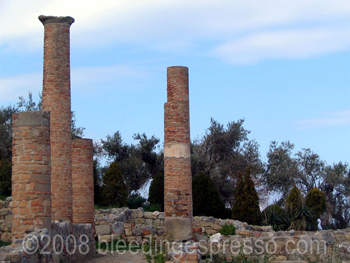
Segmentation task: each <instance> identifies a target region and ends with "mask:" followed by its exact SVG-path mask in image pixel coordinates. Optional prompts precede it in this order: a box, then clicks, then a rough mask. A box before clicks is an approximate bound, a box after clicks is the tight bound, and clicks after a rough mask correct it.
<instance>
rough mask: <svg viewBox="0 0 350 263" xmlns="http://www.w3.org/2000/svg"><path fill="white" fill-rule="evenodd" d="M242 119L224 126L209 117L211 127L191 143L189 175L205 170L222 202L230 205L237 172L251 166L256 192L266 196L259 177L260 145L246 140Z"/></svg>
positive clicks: (232, 199) (260, 171)
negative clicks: (190, 170) (190, 172)
mask: <svg viewBox="0 0 350 263" xmlns="http://www.w3.org/2000/svg"><path fill="white" fill-rule="evenodd" d="M243 123H244V120H238V121H237V122H234V121H232V122H229V123H228V124H227V125H226V127H225V126H224V125H222V124H220V123H219V122H217V121H215V120H214V119H211V122H210V127H209V128H208V129H207V130H206V132H205V134H204V136H203V137H201V138H199V139H197V140H195V141H194V142H193V143H192V145H191V167H192V175H196V174H199V173H204V174H206V175H208V176H209V177H210V179H211V180H212V181H213V182H214V184H215V186H216V188H217V189H218V191H219V194H220V197H221V198H222V200H223V201H224V203H225V204H228V205H229V206H231V207H232V204H233V201H234V198H233V193H234V191H235V186H236V184H237V180H238V171H240V170H242V171H243V170H245V168H246V167H247V166H250V167H251V171H252V175H253V178H254V180H255V182H256V183H257V185H258V188H259V191H260V192H259V194H261V196H262V197H266V196H267V195H266V193H265V192H264V189H265V187H261V186H263V182H264V181H263V180H262V177H261V175H262V171H263V170H262V168H263V164H262V162H261V160H260V155H259V145H258V144H257V143H256V142H255V141H254V140H248V137H247V136H248V134H249V133H250V132H249V131H248V130H246V129H244V128H243Z"/></svg>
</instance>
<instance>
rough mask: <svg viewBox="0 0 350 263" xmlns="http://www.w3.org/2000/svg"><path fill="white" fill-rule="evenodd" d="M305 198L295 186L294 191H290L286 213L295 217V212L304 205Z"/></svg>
mask: <svg viewBox="0 0 350 263" xmlns="http://www.w3.org/2000/svg"><path fill="white" fill-rule="evenodd" d="M303 201H304V200H303V196H302V194H301V192H300V190H299V188H298V187H297V186H296V185H294V186H293V188H292V190H290V192H289V195H288V197H287V200H286V212H287V214H289V215H293V214H294V213H295V211H297V210H298V208H299V207H301V206H302V204H303Z"/></svg>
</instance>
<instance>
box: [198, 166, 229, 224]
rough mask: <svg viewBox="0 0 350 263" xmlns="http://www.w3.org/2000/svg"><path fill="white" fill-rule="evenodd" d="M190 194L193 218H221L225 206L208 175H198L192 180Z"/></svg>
mask: <svg viewBox="0 0 350 263" xmlns="http://www.w3.org/2000/svg"><path fill="white" fill-rule="evenodd" d="M192 193H193V215H194V216H213V217H216V218H222V216H223V214H224V213H225V204H224V202H223V201H222V200H221V198H220V196H219V192H218V191H217V189H216V187H215V185H214V183H213V181H212V180H211V179H210V177H209V176H208V175H205V174H204V173H200V174H198V175H196V176H195V177H194V178H193V182H192Z"/></svg>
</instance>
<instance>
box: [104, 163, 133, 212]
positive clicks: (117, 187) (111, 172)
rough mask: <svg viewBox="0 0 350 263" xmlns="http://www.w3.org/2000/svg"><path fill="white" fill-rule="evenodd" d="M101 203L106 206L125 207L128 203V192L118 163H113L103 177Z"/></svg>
mask: <svg viewBox="0 0 350 263" xmlns="http://www.w3.org/2000/svg"><path fill="white" fill-rule="evenodd" d="M101 197H102V198H101V201H102V204H103V205H106V206H116V205H117V206H119V207H123V206H126V205H127V202H128V191H127V188H126V185H125V183H124V179H123V176H122V174H121V173H120V171H119V168H118V165H117V163H116V162H112V163H111V165H110V166H109V169H108V170H107V172H106V173H105V175H104V176H103V185H102V187H101Z"/></svg>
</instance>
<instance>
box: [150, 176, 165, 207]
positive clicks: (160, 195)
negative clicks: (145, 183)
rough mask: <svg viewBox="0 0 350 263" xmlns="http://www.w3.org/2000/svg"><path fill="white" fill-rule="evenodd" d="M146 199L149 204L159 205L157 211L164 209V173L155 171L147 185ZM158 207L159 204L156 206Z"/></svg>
mask: <svg viewBox="0 0 350 263" xmlns="http://www.w3.org/2000/svg"><path fill="white" fill-rule="evenodd" d="M148 201H149V202H150V204H151V205H160V209H159V210H158V211H164V174H163V173H160V172H158V173H156V175H155V176H154V178H153V181H152V183H151V185H150V187H149V197H148ZM158 207H159V206H158Z"/></svg>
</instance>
